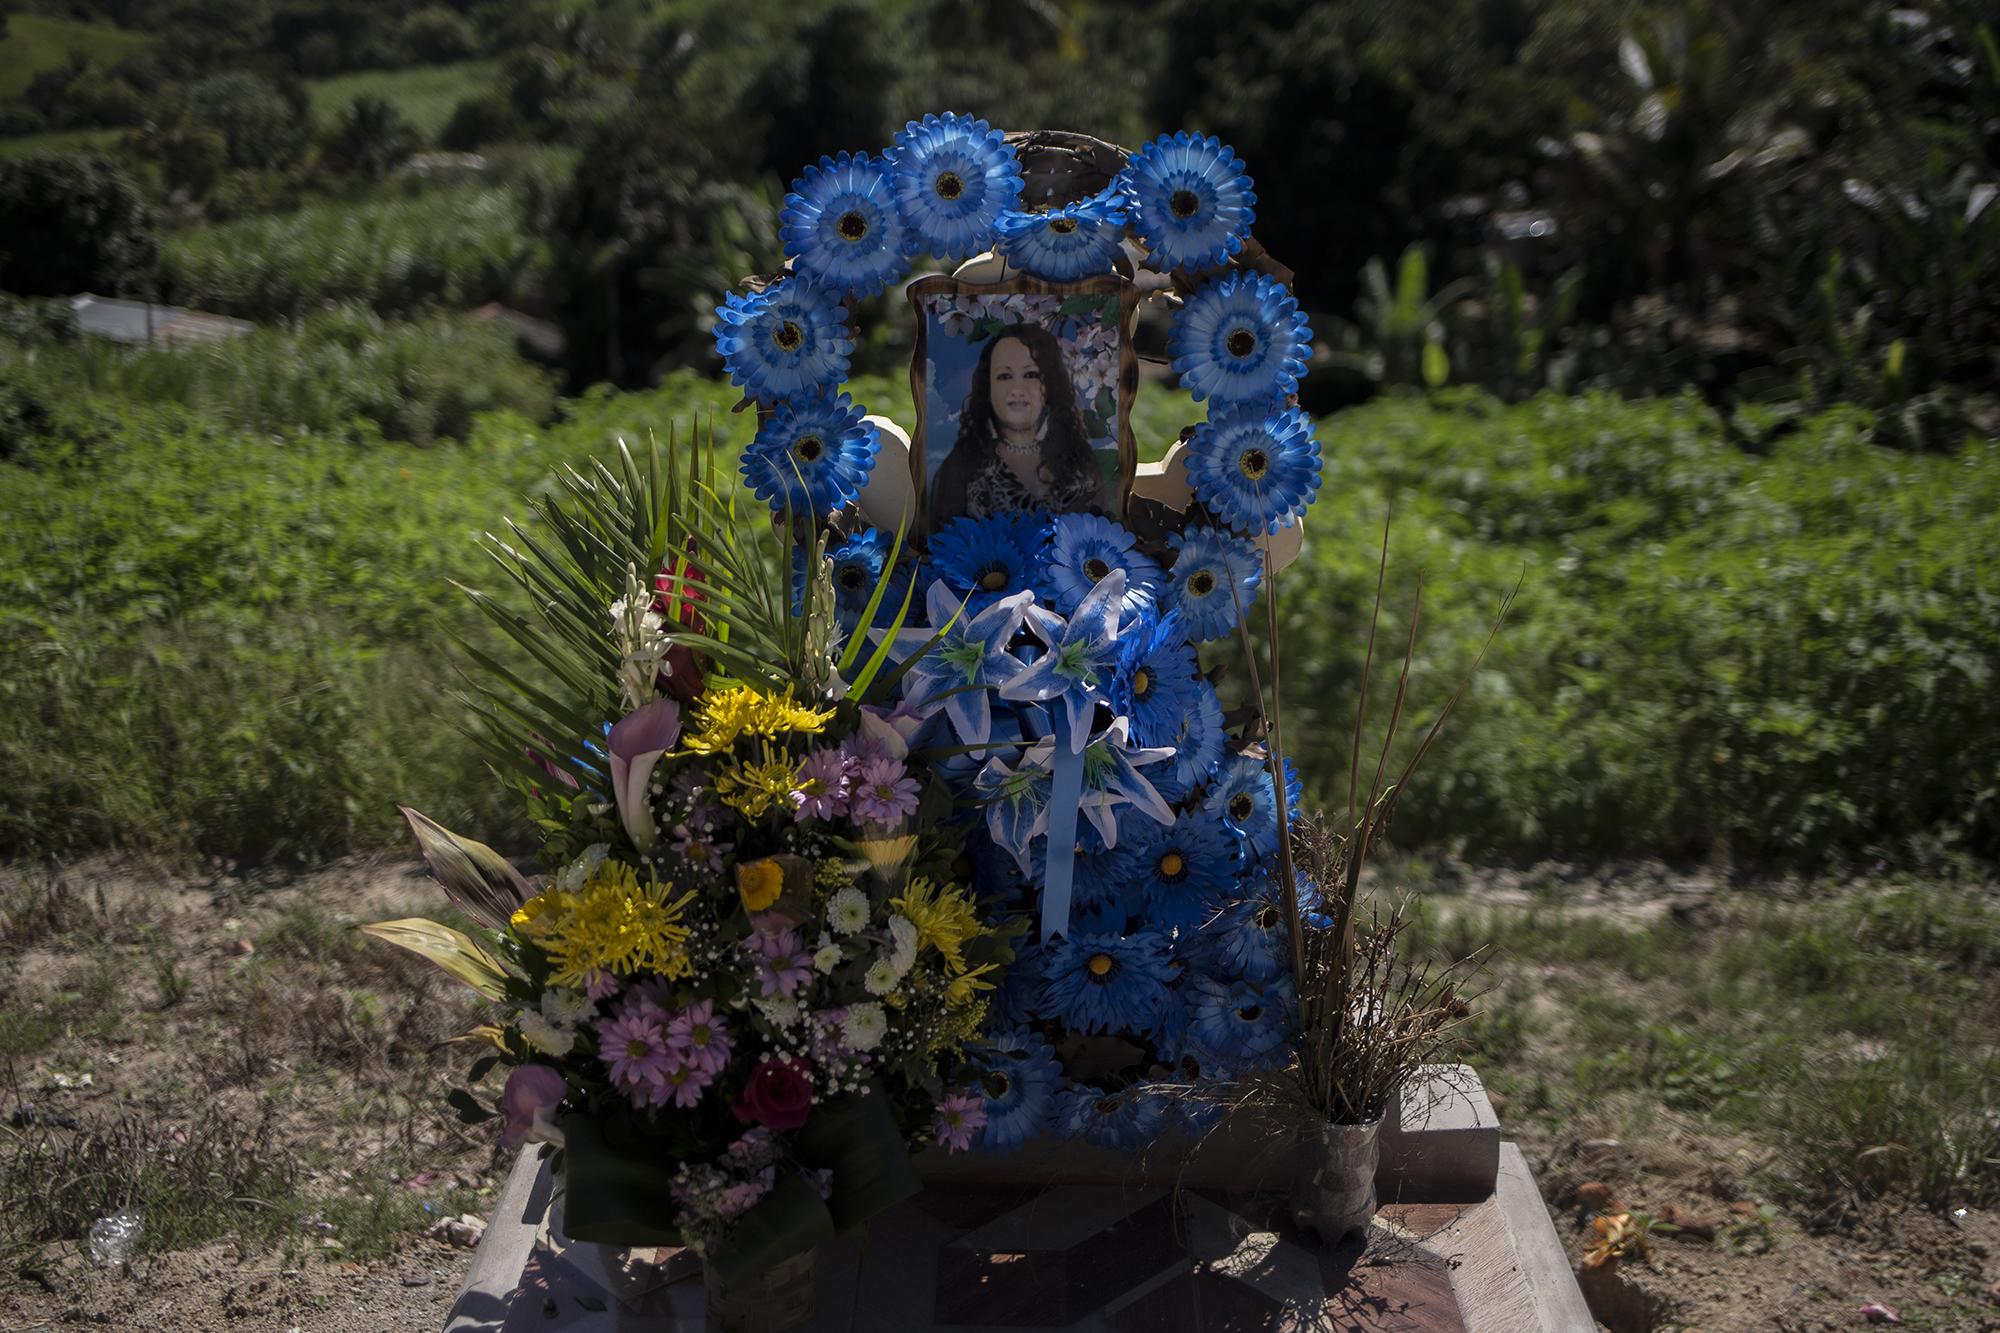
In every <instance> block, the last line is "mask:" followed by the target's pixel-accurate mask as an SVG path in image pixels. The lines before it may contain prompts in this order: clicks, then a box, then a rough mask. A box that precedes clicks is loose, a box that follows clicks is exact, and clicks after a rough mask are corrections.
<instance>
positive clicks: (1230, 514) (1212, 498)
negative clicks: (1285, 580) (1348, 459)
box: [1187, 403, 1320, 532]
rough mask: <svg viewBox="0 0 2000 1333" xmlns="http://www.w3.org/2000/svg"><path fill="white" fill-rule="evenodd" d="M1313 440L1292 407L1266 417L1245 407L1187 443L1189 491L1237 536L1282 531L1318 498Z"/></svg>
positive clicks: (1213, 419)
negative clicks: (1236, 530)
mask: <svg viewBox="0 0 2000 1333" xmlns="http://www.w3.org/2000/svg"><path fill="white" fill-rule="evenodd" d="M1312 432H1313V424H1312V418H1311V417H1309V416H1307V415H1306V414H1305V413H1303V412H1301V411H1299V409H1297V408H1296V407H1283V408H1279V409H1277V410H1276V411H1266V410H1265V407H1264V405H1262V404H1257V403H1249V404H1244V405H1243V406H1241V407H1231V408H1225V409H1224V410H1222V411H1220V412H1215V413H1211V414H1210V415H1209V418H1208V420H1207V421H1205V422H1203V423H1202V424H1201V425H1199V426H1197V427H1195V432H1194V438H1193V439H1192V440H1190V441H1188V458H1187V478H1188V486H1189V488H1190V489H1192V490H1193V491H1194V496H1195V499H1197V500H1199V501H1201V502H1202V504H1203V505H1205V506H1207V508H1208V510H1209V512H1210V513H1212V514H1214V515H1215V516H1216V517H1217V518H1219V519H1221V520H1222V521H1223V522H1224V523H1227V524H1228V525H1229V526H1231V527H1233V528H1236V529H1238V530H1240V531H1243V532H1276V531H1277V530H1278V529H1279V528H1288V527H1290V526H1291V525H1292V524H1293V523H1296V522H1297V521H1298V518H1299V515H1301V514H1303V513H1305V512H1306V506H1307V505H1309V504H1311V503H1312V502H1313V496H1314V495H1316V494H1318V492H1319V469H1320V459H1319V441H1318V440H1316V439H1314V438H1313V433H1312Z"/></svg>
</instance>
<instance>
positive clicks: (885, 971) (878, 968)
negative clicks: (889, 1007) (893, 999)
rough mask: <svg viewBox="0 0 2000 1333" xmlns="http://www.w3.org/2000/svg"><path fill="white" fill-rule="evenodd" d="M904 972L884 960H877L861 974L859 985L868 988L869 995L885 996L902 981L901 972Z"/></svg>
mask: <svg viewBox="0 0 2000 1333" xmlns="http://www.w3.org/2000/svg"><path fill="white" fill-rule="evenodd" d="M906 970H907V969H902V968H898V967H897V966H896V965H895V964H894V963H892V962H890V961H889V960H888V959H886V958H882V959H878V960H876V961H875V962H873V963H870V964H869V965H868V970H867V971H866V972H864V973H862V974H861V984H862V985H863V986H865V987H867V988H868V993H869V994H870V995H887V994H888V993H889V992H890V991H892V990H894V989H896V983H897V982H899V981H901V980H902V979H903V972H904V971H906Z"/></svg>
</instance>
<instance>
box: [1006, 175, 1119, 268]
mask: <svg viewBox="0 0 2000 1333" xmlns="http://www.w3.org/2000/svg"><path fill="white" fill-rule="evenodd" d="M1125 218H1126V208H1125V200H1124V198H1123V196H1121V195H1120V194H1119V193H1118V189H1117V187H1116V186H1112V187H1110V188H1108V189H1105V190H1103V191H1101V192H1100V193H1097V194H1094V195H1092V196H1090V198H1088V199H1080V200H1078V201H1077V202H1076V203H1073V204H1070V205H1068V206H1067V207H1065V208H1052V209H1049V210H1048V211H1047V212H1043V213H1036V212H1020V211H1016V210H1013V209H1009V210H1008V211H1007V212H1005V213H1002V214H1001V215H1000V221H999V223H998V224H997V226H996V231H997V232H998V241H997V246H998V249H999V251H1000V253H1001V254H1002V255H1005V256H1006V258H1007V262H1008V263H1010V264H1012V265H1014V267H1016V268H1022V269H1026V270H1027V271H1028V272H1030V273H1032V274H1034V275H1035V276H1036V277H1038V278H1047V279H1048V280H1049V281H1050V282H1075V281H1077V280H1078V279H1080V278H1094V277H1096V276H1097V275H1099V274H1101V273H1105V272H1108V271H1109V270H1110V268H1111V263H1112V261H1113V260H1115V259H1117V258H1118V256H1119V254H1120V253H1121V251H1122V247H1121V245H1120V244H1119V243H1120V242H1121V241H1122V240H1123V239H1124V238H1125Z"/></svg>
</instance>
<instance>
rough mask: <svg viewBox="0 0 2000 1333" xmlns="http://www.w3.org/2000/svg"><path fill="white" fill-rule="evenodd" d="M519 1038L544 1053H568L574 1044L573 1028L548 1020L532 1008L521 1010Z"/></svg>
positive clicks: (574, 1034)
mask: <svg viewBox="0 0 2000 1333" xmlns="http://www.w3.org/2000/svg"><path fill="white" fill-rule="evenodd" d="M521 1040H522V1041H525V1042H527V1043H528V1045H530V1046H532V1047H534V1048H535V1049H536V1050H538V1051H540V1052H541V1053H542V1054H544V1055H568V1054H569V1048H570V1047H572V1046H574V1045H576V1033H575V1031H574V1030H572V1029H570V1028H567V1027H562V1026H560V1025H558V1024H555V1023H551V1022H549V1020H548V1019H546V1018H543V1017H542V1016H541V1015H540V1014H538V1013H536V1012H535V1011H534V1010H532V1009H524V1010H522V1012H521Z"/></svg>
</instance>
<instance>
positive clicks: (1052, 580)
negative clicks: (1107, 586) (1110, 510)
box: [1044, 514, 1167, 620]
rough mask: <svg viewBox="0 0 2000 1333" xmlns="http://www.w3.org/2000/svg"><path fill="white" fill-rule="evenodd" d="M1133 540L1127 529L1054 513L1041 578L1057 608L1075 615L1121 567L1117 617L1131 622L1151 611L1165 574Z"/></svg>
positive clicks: (1090, 518)
mask: <svg viewBox="0 0 2000 1333" xmlns="http://www.w3.org/2000/svg"><path fill="white" fill-rule="evenodd" d="M1137 540H1138V539H1137V538H1135V537H1134V536H1133V535H1132V534H1131V533H1130V532H1128V531H1127V530H1126V529H1124V528H1122V527H1120V526H1119V525H1118V524H1116V523H1113V522H1112V521H1111V520H1110V519H1108V518H1103V517H1100V516H1099V515H1096V514H1058V515H1057V516H1056V521H1055V532H1054V535H1053V537H1052V539H1051V541H1050V543H1049V549H1048V556H1047V559H1048V569H1047V571H1046V574H1045V576H1044V582H1045V583H1046V584H1047V585H1048V589H1049V594H1050V597H1051V599H1052V600H1053V602H1054V603H1055V608H1056V610H1058V611H1061V612H1062V613H1063V614H1064V615H1068V614H1070V613H1071V612H1073V611H1075V610H1076V608H1077V604H1078V603H1080V602H1082V601H1083V599H1084V598H1085V597H1086V596H1088V595H1089V594H1090V590H1091V589H1092V588H1094V587H1096V586H1097V584H1098V581H1099V580H1101V579H1102V578H1103V577H1104V576H1105V575H1106V574H1109V573H1110V572H1111V571H1112V570H1114V569H1122V570H1124V571H1125V599H1124V601H1123V602H1122V603H1121V604H1120V612H1121V615H1122V618H1123V619H1126V620H1131V619H1134V618H1136V617H1137V616H1139V615H1141V614H1142V613H1144V612H1146V611H1150V610H1151V609H1152V608H1153V602H1154V600H1155V599H1156V598H1157V597H1158V596H1159V595H1160V591H1161V590H1162V589H1163V588H1165V587H1166V582H1167V576H1166V575H1165V574H1164V573H1162V572H1161V570H1160V567H1159V565H1157V564H1155V563H1154V562H1153V561H1152V560H1151V559H1150V558H1149V557H1147V556H1146V555H1145V553H1144V552H1141V551H1136V550H1134V549H1133V545H1134V543H1135V542H1136V541H1137Z"/></svg>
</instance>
